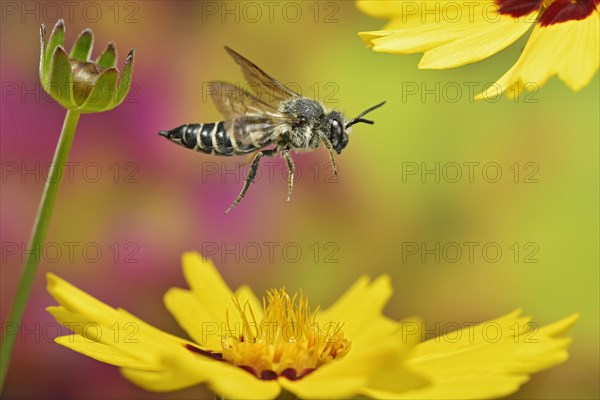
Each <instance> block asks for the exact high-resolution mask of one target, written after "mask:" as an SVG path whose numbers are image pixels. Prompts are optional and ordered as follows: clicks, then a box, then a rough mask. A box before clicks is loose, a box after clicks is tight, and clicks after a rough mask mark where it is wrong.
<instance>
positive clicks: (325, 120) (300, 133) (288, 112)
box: [159, 47, 385, 214]
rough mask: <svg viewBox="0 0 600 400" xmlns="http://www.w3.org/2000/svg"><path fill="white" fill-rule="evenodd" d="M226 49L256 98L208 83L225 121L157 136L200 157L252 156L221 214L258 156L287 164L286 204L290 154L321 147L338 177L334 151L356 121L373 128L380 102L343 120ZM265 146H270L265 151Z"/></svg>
mask: <svg viewBox="0 0 600 400" xmlns="http://www.w3.org/2000/svg"><path fill="white" fill-rule="evenodd" d="M225 50H226V51H227V53H229V55H230V56H231V57H232V58H233V59H234V60H235V62H236V63H237V64H238V65H239V66H240V67H241V68H242V72H243V74H244V77H245V78H246V80H247V81H248V83H249V84H250V85H252V86H253V87H255V89H256V90H255V92H256V93H257V95H253V94H251V93H249V92H248V91H246V90H244V89H242V88H240V87H238V86H235V85H232V84H230V83H227V82H221V81H215V82H211V83H210V86H209V87H210V88H212V89H213V90H211V93H210V96H211V98H212V100H213V102H214V103H215V106H216V108H217V110H218V111H219V112H220V113H221V114H222V115H223V117H224V118H225V120H223V121H219V122H215V123H204V124H197V123H194V124H185V125H181V126H178V127H177V128H174V129H171V130H168V131H161V132H159V134H160V135H161V136H164V137H165V138H167V139H169V140H170V141H172V142H174V143H177V144H178V145H181V146H183V147H187V148H188V149H192V150H195V151H199V152H201V153H207V154H214V155H219V156H233V155H243V154H248V153H253V152H256V154H255V155H254V158H253V160H252V164H251V166H250V169H249V171H248V175H247V176H246V179H245V181H244V186H243V187H242V190H241V191H240V193H239V195H238V196H237V197H236V199H235V200H234V202H233V203H232V204H231V206H230V207H229V208H228V209H227V210H226V211H225V214H229V213H230V212H231V210H233V208H234V207H235V206H237V205H238V204H239V203H240V201H241V200H242V199H243V198H244V196H245V195H246V192H247V191H248V188H249V187H250V185H251V184H252V183H253V182H254V178H255V177H256V172H257V169H258V166H259V163H260V159H261V158H262V157H273V156H275V155H277V154H280V156H281V157H282V158H283V159H284V160H285V162H286V163H287V167H288V170H289V172H288V196H287V201H291V198H292V190H293V188H294V160H293V159H292V156H291V154H290V151H291V150H294V151H311V150H314V149H317V148H318V147H319V145H320V144H321V143H323V145H324V146H325V148H326V149H327V151H328V152H329V157H330V159H331V163H332V166H333V171H334V173H335V174H336V175H337V164H336V162H335V155H334V153H337V154H340V153H341V152H342V150H343V149H344V148H345V147H346V146H347V145H348V140H349V137H350V132H351V127H352V125H354V124H357V123H359V122H362V123H366V124H373V123H374V122H373V121H370V120H368V119H364V118H363V116H365V115H366V114H367V113H369V112H371V111H373V110H375V109H376V108H379V107H381V106H382V105H384V104H385V102H383V103H379V104H377V105H375V106H373V107H371V108H369V109H367V110H365V111H363V112H362V113H360V114H359V115H358V116H357V117H355V118H352V119H351V120H346V118H345V117H344V115H343V114H342V113H341V112H339V111H333V110H328V109H327V108H326V107H325V106H324V105H323V104H321V103H319V102H318V101H316V100H312V99H309V98H306V97H302V96H301V95H299V94H298V93H296V92H294V91H293V90H291V89H290V88H288V87H286V86H285V85H283V84H282V83H281V82H279V81H277V80H276V79H273V78H271V77H270V76H269V75H267V74H266V73H265V72H264V71H263V70H261V69H260V68H259V67H257V66H256V65H255V64H253V63H252V62H250V61H249V60H247V59H246V58H244V57H242V56H241V55H240V54H238V53H236V52H235V51H233V50H232V49H230V48H229V47H225ZM270 146H273V147H271V148H267V147H270Z"/></svg>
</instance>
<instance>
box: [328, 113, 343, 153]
mask: <svg viewBox="0 0 600 400" xmlns="http://www.w3.org/2000/svg"><path fill="white" fill-rule="evenodd" d="M341 140H342V125H341V124H340V123H339V122H338V121H337V120H335V119H334V120H332V121H331V145H332V146H333V147H337V146H338V145H339V144H340V141H341Z"/></svg>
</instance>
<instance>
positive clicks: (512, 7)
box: [496, 0, 543, 18]
mask: <svg viewBox="0 0 600 400" xmlns="http://www.w3.org/2000/svg"><path fill="white" fill-rule="evenodd" d="M542 2H543V0H496V4H497V5H498V12H499V13H500V14H504V15H510V16H511V17H515V18H518V17H524V16H525V15H529V14H531V13H532V12H534V11H536V10H539V9H540V7H541V6H542Z"/></svg>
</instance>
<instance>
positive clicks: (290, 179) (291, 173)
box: [281, 150, 294, 201]
mask: <svg viewBox="0 0 600 400" xmlns="http://www.w3.org/2000/svg"><path fill="white" fill-rule="evenodd" d="M281 155H283V158H284V159H285V161H286V162H287V166H288V170H289V173H288V197H287V201H292V190H293V189H294V160H292V155H291V154H290V151H289V150H282V151H281Z"/></svg>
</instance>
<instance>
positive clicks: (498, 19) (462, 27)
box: [359, 0, 537, 69]
mask: <svg viewBox="0 0 600 400" xmlns="http://www.w3.org/2000/svg"><path fill="white" fill-rule="evenodd" d="M369 3H370V2H369ZM401 3H402V4H400V5H398V4H397V5H396V6H395V7H396V8H398V7H399V8H400V11H398V10H396V11H395V13H392V12H388V16H390V17H392V18H393V19H392V21H391V22H390V23H389V24H388V25H387V26H386V27H385V30H383V31H374V32H362V33H359V35H360V36H361V38H362V39H363V40H364V41H365V42H367V43H368V44H369V45H370V46H372V47H373V50H375V51H381V52H388V53H399V54H411V53H420V52H423V53H425V54H424V56H423V58H422V59H421V62H420V63H419V68H426V69H442V68H452V67H457V66H460V65H465V64H468V63H472V62H476V61H479V60H482V59H484V58H487V57H489V56H491V55H493V54H495V53H497V52H498V51H500V50H502V49H504V48H505V47H507V46H509V45H510V44H511V43H513V42H514V41H516V40H517V39H518V38H519V37H521V36H522V35H523V34H524V33H525V32H526V31H527V30H528V29H529V27H530V26H531V24H532V23H533V22H534V21H535V16H536V15H537V12H534V13H532V14H530V15H529V16H527V17H524V18H519V19H518V20H515V19H514V18H512V17H510V16H505V15H500V14H498V13H497V5H496V3H495V2H494V1H493V0H482V1H477V2H474V1H457V2H421V3H414V2H401ZM360 7H362V8H364V9H367V10H369V12H370V13H371V14H376V15H378V16H383V12H382V10H383V9H384V8H385V7H384V6H383V5H382V4H379V5H367V4H361V5H360ZM360 7H359V8H360ZM390 8H391V6H388V7H387V9H388V11H390V10H389V9H390Z"/></svg>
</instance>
